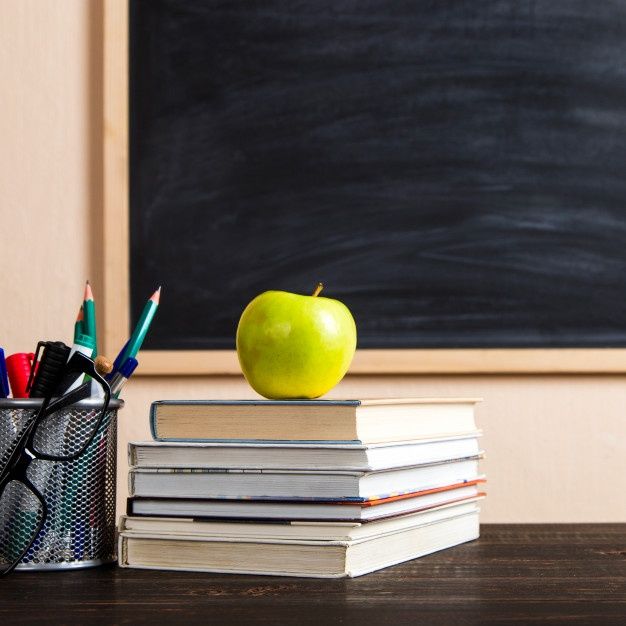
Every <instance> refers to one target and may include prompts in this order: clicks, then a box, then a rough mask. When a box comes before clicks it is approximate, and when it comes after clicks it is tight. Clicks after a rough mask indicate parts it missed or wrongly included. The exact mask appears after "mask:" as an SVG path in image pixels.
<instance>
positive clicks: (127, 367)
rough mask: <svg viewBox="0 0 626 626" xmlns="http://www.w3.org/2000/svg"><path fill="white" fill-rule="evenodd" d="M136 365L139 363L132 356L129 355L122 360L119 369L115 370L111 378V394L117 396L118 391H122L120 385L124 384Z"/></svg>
mask: <svg viewBox="0 0 626 626" xmlns="http://www.w3.org/2000/svg"><path fill="white" fill-rule="evenodd" d="M137 365H139V362H138V361H137V359H134V358H133V357H129V358H128V359H126V361H124V364H123V365H122V367H120V369H119V371H117V372H115V374H114V376H113V378H112V379H111V395H113V396H114V397H116V398H117V396H118V395H119V393H120V391H122V387H123V386H124V385H125V384H126V381H127V380H128V379H129V378H130V377H131V376H132V375H133V372H134V371H135V369H136V368H137Z"/></svg>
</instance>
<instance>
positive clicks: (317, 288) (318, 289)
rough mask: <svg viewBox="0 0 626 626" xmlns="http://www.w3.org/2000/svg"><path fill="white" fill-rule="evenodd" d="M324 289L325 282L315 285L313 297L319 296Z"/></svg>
mask: <svg viewBox="0 0 626 626" xmlns="http://www.w3.org/2000/svg"><path fill="white" fill-rule="evenodd" d="M322 289H324V283H317V286H316V287H315V291H314V292H313V297H314V298H315V296H319V294H320V291H322Z"/></svg>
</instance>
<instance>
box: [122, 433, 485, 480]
mask: <svg viewBox="0 0 626 626" xmlns="http://www.w3.org/2000/svg"><path fill="white" fill-rule="evenodd" d="M478 435H479V433H478V432H474V433H471V434H470V435H460V436H455V437H445V438H442V439H424V440H421V441H405V442H397V443H384V444H382V443H378V444H369V445H363V444H355V443H353V444H331V443H261V442H235V443H234V442H191V443H169V442H158V441H145V442H131V443H130V444H129V446H128V461H129V465H130V466H131V467H137V468H177V467H186V468H208V469H302V470H359V471H376V470H383V469H391V468H395V467H406V466H412V465H421V464H424V463H437V462H440V461H445V460H447V459H460V458H464V457H470V456H475V455H477V454H478V453H479V452H480V448H479V442H478Z"/></svg>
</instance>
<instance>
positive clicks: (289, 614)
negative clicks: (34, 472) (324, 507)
mask: <svg viewBox="0 0 626 626" xmlns="http://www.w3.org/2000/svg"><path fill="white" fill-rule="evenodd" d="M481 530H482V536H481V538H480V539H479V540H478V541H475V542H473V543H470V544H466V545H463V546H459V547H457V548H453V549H450V550H446V551H443V552H441V553H438V554H433V555H431V556H428V557H424V558H422V559H418V560H415V561H411V562H409V563H406V564H403V565H399V566H396V567H391V568H388V569H386V570H382V571H380V572H377V573H374V574H370V575H368V576H363V577H361V578H355V579H340V580H313V579H295V578H274V577H259V576H235V575H230V576H225V575H215V574H194V573H172V572H153V571H142V570H128V569H124V570H123V569H118V568H115V567H106V568H98V569H93V570H84V571H82V572H71V573H69V572H68V573H41V574H36V573H29V574H26V573H16V574H14V575H12V576H10V577H8V578H7V579H5V580H2V581H0V624H6V625H10V624H179V623H180V624H186V625H192V624H206V625H210V626H214V625H215V626H216V625H221V624H237V625H245V624H268V625H269V624H283V623H285V624H287V623H289V624H299V625H301V626H306V625H309V624H310V625H314V626H324V625H325V624H362V625H363V626H369V625H377V624H389V625H394V626H397V625H401V624H453V625H455V626H459V625H462V624H534V623H541V622H545V623H549V624H625V623H626V524H602V525H599V524H593V525H591V524H584V525H544V524H542V525H484V526H483V527H482V529H481Z"/></svg>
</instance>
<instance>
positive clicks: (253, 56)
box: [129, 0, 626, 349]
mask: <svg viewBox="0 0 626 626" xmlns="http://www.w3.org/2000/svg"><path fill="white" fill-rule="evenodd" d="M130 50H131V58H130V86H129V93H130V113H131V118H130V119H131V124H130V155H131V169H130V182H131V189H130V205H131V206H130V227H131V287H132V305H131V306H132V317H133V319H136V318H137V317H138V315H139V312H140V310H141V307H143V304H144V302H145V298H146V297H147V296H148V295H149V294H150V293H151V292H152V290H153V289H154V287H155V285H157V284H161V283H162V284H163V286H164V287H163V300H162V306H161V310H160V312H159V320H158V322H159V323H158V324H155V325H154V327H153V331H152V332H151V333H150V335H149V338H148V340H147V342H146V347H147V348H152V349H210V348H232V347H234V333H235V328H236V325H237V321H238V319H239V315H240V314H241V311H242V309H243V307H244V306H245V305H246V303H247V302H248V301H249V300H251V299H252V298H253V297H254V296H255V295H257V294H258V293H260V292H262V291H265V290H267V289H285V290H289V291H296V292H302V293H306V292H310V291H312V289H313V287H314V285H315V283H316V282H317V281H319V280H321V281H324V283H325V284H326V290H325V295H327V296H329V297H335V298H338V299H340V300H342V301H344V302H345V303H346V304H347V305H348V306H349V307H350V308H351V310H352V311H353V313H354V316H355V319H356V321H357V326H358V330H359V346H360V347H362V348H380V347H392V348H415V347H449V348H450V347H476V346H478V347H516V346H517V347H533V346H543V347H575V346H577V347H592V346H596V347H606V346H626V3H618V2H617V3H616V2H596V1H594V0H543V1H542V0H535V1H524V0H501V1H478V0H474V1H472V2H465V1H460V0H459V1H454V0H452V1H439V0H437V1H432V2H426V1H423V2H422V1H417V0H410V1H400V0H383V1H366V0H359V1H355V0H309V1H299V2H293V1H292V0H267V1H265V2H249V1H236V0H224V1H223V2H218V1H210V0H131V2H130Z"/></svg>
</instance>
